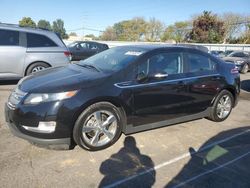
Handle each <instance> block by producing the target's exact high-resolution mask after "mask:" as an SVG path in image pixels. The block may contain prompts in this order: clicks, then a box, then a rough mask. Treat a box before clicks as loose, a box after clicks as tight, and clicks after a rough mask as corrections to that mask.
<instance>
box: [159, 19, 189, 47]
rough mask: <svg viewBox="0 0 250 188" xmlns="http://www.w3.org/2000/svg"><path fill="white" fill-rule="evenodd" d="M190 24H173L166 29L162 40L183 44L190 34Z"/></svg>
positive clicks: (184, 22) (186, 22)
mask: <svg viewBox="0 0 250 188" xmlns="http://www.w3.org/2000/svg"><path fill="white" fill-rule="evenodd" d="M190 27H191V26H190V22H188V21H183V22H175V23H174V25H170V26H168V27H167V28H166V30H165V32H164V34H163V36H162V40H163V41H166V40H174V41H175V42H177V43H180V42H185V41H186V39H187V35H188V34H189V32H190Z"/></svg>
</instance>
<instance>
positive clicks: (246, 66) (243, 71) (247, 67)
mask: <svg viewBox="0 0 250 188" xmlns="http://www.w3.org/2000/svg"><path fill="white" fill-rule="evenodd" d="M248 70H249V65H248V64H247V63H246V64H245V65H244V66H243V68H242V70H241V73H242V74H246V73H247V72H248Z"/></svg>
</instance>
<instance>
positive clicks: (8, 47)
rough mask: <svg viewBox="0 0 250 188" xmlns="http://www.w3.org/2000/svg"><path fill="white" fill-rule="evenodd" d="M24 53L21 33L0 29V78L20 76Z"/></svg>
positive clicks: (24, 48)
mask: <svg viewBox="0 0 250 188" xmlns="http://www.w3.org/2000/svg"><path fill="white" fill-rule="evenodd" d="M25 53H26V47H25V44H24V40H23V33H20V32H18V31H13V30H6V29H0V78H20V77H22V76H23V67H24V58H25Z"/></svg>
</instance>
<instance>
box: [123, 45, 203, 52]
mask: <svg viewBox="0 0 250 188" xmlns="http://www.w3.org/2000/svg"><path fill="white" fill-rule="evenodd" d="M119 47H121V48H128V49H129V48H132V49H138V50H145V51H152V50H156V49H195V50H198V51H202V52H207V51H206V50H202V49H200V48H199V47H196V45H188V44H185V45H183V44H143V45H141V44H139V45H125V46H119Z"/></svg>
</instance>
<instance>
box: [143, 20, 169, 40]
mask: <svg viewBox="0 0 250 188" xmlns="http://www.w3.org/2000/svg"><path fill="white" fill-rule="evenodd" d="M163 29H164V25H163V23H162V22H161V21H159V20H157V19H155V18H150V20H149V22H148V23H147V26H146V31H147V32H146V35H145V37H146V40H147V41H151V42H154V41H160V39H161V36H162V33H163Z"/></svg>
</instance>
